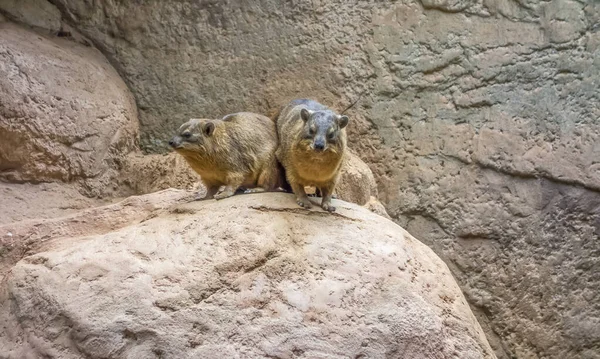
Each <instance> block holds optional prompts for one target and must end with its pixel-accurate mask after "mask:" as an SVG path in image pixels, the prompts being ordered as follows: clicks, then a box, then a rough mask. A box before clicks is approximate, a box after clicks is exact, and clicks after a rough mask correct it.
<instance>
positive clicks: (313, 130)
mask: <svg viewBox="0 0 600 359" xmlns="http://www.w3.org/2000/svg"><path fill="white" fill-rule="evenodd" d="M308 134H309V135H311V136H312V135H314V134H315V129H314V128H312V127H311V128H309V129H308Z"/></svg>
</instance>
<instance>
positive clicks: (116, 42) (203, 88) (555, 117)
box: [0, 0, 600, 359]
mask: <svg viewBox="0 0 600 359" xmlns="http://www.w3.org/2000/svg"><path fill="white" fill-rule="evenodd" d="M0 11H1V13H2V14H4V16H3V17H4V18H5V19H4V20H10V21H11V22H20V23H25V24H28V25H30V26H33V27H34V29H35V31H37V33H43V34H46V35H45V36H47V38H46V41H49V42H52V43H54V44H56V43H59V45H52V46H51V45H48V46H49V48H48V49H46V50H44V48H43V46H44V45H43V44H41V43H40V44H35V41H38V40H36V39H37V38H38V36H42V35H35V34H34V33H33V32H27V34H28V35H24V34H22V33H21V32H23V31H25V30H18V29H16V28H15V27H14V25H12V24H9V23H7V22H6V21H5V22H3V23H0V25H1V26H2V29H1V30H0V31H1V33H0V38H1V39H2V43H1V44H0V45H1V47H0V58H1V59H2V61H1V63H0V69H2V72H3V73H9V74H13V80H11V82H10V83H9V84H8V85H7V82H0V85H1V86H0V91H2V93H1V94H2V101H3V102H2V109H1V110H2V111H3V112H2V114H1V115H2V116H4V117H3V119H19V118H30V117H35V116H38V115H36V113H42V115H43V114H46V113H50V114H52V112H51V111H52V108H53V107H52V106H65V105H64V104H63V103H62V102H61V100H60V99H57V98H56V97H60V98H61V99H62V98H63V97H64V96H63V95H61V94H58V95H55V96H54V97H48V96H46V95H45V94H47V93H48V91H51V92H52V91H58V90H54V89H49V88H48V87H47V84H44V83H41V84H40V83H32V81H34V80H35V81H38V80H36V79H37V77H36V78H34V79H33V80H32V77H28V76H29V74H30V72H29V71H30V70H29V67H27V66H21V65H23V64H27V63H28V61H29V63H30V64H33V65H31V66H34V65H35V66H38V65H37V64H36V63H35V61H34V59H35V56H37V54H39V53H41V52H43V53H44V54H47V53H48V52H49V51H57V52H58V53H57V54H56V55H54V56H53V58H55V59H56V60H54V62H53V61H45V62H44V66H56V67H59V68H60V69H62V71H64V72H65V77H64V81H65V82H66V83H71V84H73V81H71V82H69V78H68V76H69V75H68V74H69V72H70V71H79V70H77V69H78V68H79V66H78V67H77V69H76V68H75V66H74V65H73V64H74V63H76V60H75V58H80V57H81V56H83V55H81V53H89V55H88V56H89V58H86V59H84V60H82V61H84V62H85V63H86V64H87V65H84V66H92V65H89V64H97V65H94V66H95V67H94V69H87V70H86V69H85V67H84V68H83V69H82V70H83V73H86V74H89V79H87V80H86V81H84V82H83V83H82V84H81V86H80V85H77V86H78V92H77V94H78V95H77V96H80V97H77V96H75V95H73V94H70V96H68V98H69V99H72V98H81V100H77V101H76V102H77V103H69V104H68V108H73V106H75V109H78V108H84V109H86V111H89V112H86V113H87V114H88V116H89V117H90V118H91V119H92V120H93V121H92V124H90V125H86V127H84V126H82V125H78V126H79V127H78V128H81V130H78V131H80V132H78V135H77V136H72V137H68V136H63V137H61V135H60V133H61V132H60V131H63V128H64V126H68V125H69V123H70V122H69V121H71V120H70V119H69V118H64V119H60V122H55V123H57V124H56V125H53V126H55V127H56V129H54V128H52V129H50V130H51V131H54V132H52V136H53V138H54V137H55V136H59V137H60V138H64V141H62V144H63V146H64V147H60V148H59V149H58V150H56V149H52V148H45V147H44V146H45V144H44V141H43V140H40V141H37V140H35V136H34V138H33V139H29V138H26V139H25V140H23V141H25V142H27V141H30V142H27V143H31V145H29V146H30V147H28V148H31V150H29V149H28V151H30V152H33V153H36V154H39V156H42V157H40V160H39V161H35V160H31V157H28V156H26V155H23V154H22V155H21V157H19V158H16V159H11V158H12V157H10V158H9V155H8V154H9V153H11V152H10V151H8V150H7V149H4V148H9V149H10V148H14V146H18V145H19V143H22V142H17V143H15V142H14V141H16V140H15V139H16V138H18V137H17V135H18V133H20V131H22V132H24V131H32V132H34V133H35V131H38V129H37V128H34V129H33V130H30V129H25V130H21V129H20V128H18V124H20V123H22V121H17V120H14V121H12V122H11V121H8V120H6V121H3V122H2V124H3V126H5V127H3V128H1V129H0V136H5V134H7V133H8V134H10V135H6V139H3V140H2V141H0V159H2V165H1V167H2V168H1V170H2V171H1V174H0V176H1V177H2V178H3V179H4V180H5V181H13V182H14V181H17V182H18V181H21V182H22V181H31V180H33V179H35V178H39V177H40V176H39V173H42V174H44V176H46V174H47V177H43V176H42V177H43V178H42V179H43V180H44V181H47V180H61V181H68V182H77V183H81V185H80V187H79V188H80V189H81V188H83V192H84V193H85V194H86V195H87V196H90V195H95V196H106V195H109V194H114V193H117V192H119V191H121V188H123V185H126V186H125V187H127V188H130V190H131V191H133V192H136V193H139V192H146V191H150V190H151V189H153V188H155V187H152V186H153V183H148V178H151V177H149V176H140V173H148V172H152V173H155V172H156V171H157V170H153V169H152V168H157V167H152V166H153V165H154V166H156V164H155V163H156V161H150V162H145V161H141V160H137V159H139V158H140V156H141V155H140V154H139V153H136V152H135V151H137V150H136V149H137V148H138V147H137V146H138V145H139V146H141V148H142V149H143V150H144V151H145V152H146V153H148V154H153V155H152V156H155V157H152V158H160V159H161V160H162V161H166V162H165V163H170V162H169V161H175V160H174V159H169V157H168V156H167V157H165V156H162V155H160V153H162V152H165V150H166V142H167V141H168V138H169V136H170V135H171V134H172V132H173V131H174V130H175V129H176V128H177V126H178V125H179V124H180V123H181V122H183V121H185V120H186V119H187V118H189V117H192V116H199V115H202V116H203V117H221V116H222V115H223V114H226V113H230V112H237V111H240V110H248V111H256V112H261V113H265V114H273V113H274V112H276V110H277V108H278V106H279V105H281V104H282V103H285V102H286V101H288V100H289V99H291V98H295V97H312V98H315V99H318V100H320V101H322V102H323V103H326V104H328V105H330V106H332V107H334V108H336V109H338V110H342V109H343V108H345V107H346V106H347V105H349V104H350V103H351V102H353V101H355V100H356V99H359V98H360V101H359V102H358V104H357V105H356V106H355V107H354V108H353V109H351V110H349V112H348V114H349V115H350V116H351V120H352V122H351V125H350V126H349V131H350V146H351V148H352V149H353V150H354V151H355V152H356V153H357V154H358V155H359V156H360V157H361V158H362V160H364V161H365V162H366V163H367V164H368V165H369V167H370V169H371V170H372V171H373V173H374V175H375V180H376V183H377V187H378V188H377V189H378V194H379V199H380V200H381V201H382V202H383V204H384V205H385V207H386V209H387V211H388V213H389V214H390V216H391V217H392V218H393V219H394V220H395V221H396V222H397V223H398V224H400V225H402V226H403V227H405V228H406V229H407V230H408V231H409V232H410V233H411V234H413V235H415V236H416V237H417V238H420V239H422V240H424V241H426V242H427V244H429V245H430V246H431V247H432V248H433V249H434V251H435V252H436V253H437V254H438V255H440V256H441V257H442V258H443V259H444V260H445V262H446V263H447V264H448V266H449V267H450V269H451V270H452V273H453V275H454V276H455V277H456V279H457V280H458V282H459V284H460V286H461V289H462V290H463V291H464V293H465V295H466V297H467V300H468V302H469V303H470V305H471V308H472V309H473V310H475V312H476V314H477V315H478V317H479V320H480V322H481V324H482V326H483V327H484V329H485V330H486V334H487V338H488V340H489V341H490V343H491V344H492V346H493V348H494V350H495V352H496V354H497V356H498V357H499V358H555V357H568V358H585V359H588V358H600V354H599V353H600V305H599V304H598V303H600V289H599V288H600V275H599V273H600V240H599V237H600V193H599V192H600V134H599V131H600V121H599V117H600V101H599V100H600V94H599V91H598V88H600V3H599V2H597V1H593V0H589V1H583V0H579V1H573V0H553V1H544V0H421V1H416V0H415V1H408V0H405V1H380V2H372V1H353V2H348V1H341V0H339V1H317V0H314V1H308V0H302V1H275V0H260V1H233V0H232V1H226V0H214V1H177V2H145V3H141V2H97V1H91V0H85V1H81V0H77V1H75V0H51V1H50V2H47V1H43V0H38V1H25V2H19V1H8V0H4V1H0ZM0 20H2V19H0ZM27 31H29V30H27ZM11 34H12V35H11ZM56 35H58V37H60V38H58V37H56ZM23 36H29V37H31V38H30V39H29V38H24V37H23ZM28 41H31V42H32V43H34V45H32V46H31V48H30V49H29V50H28V49H27V46H25V45H23V46H24V48H19V49H15V48H14V46H21V45H18V44H20V43H28ZM11 46H12V47H11ZM74 46H76V47H78V50H76V51H75V53H76V55H74V56H72V57H65V56H67V55H65V51H66V50H65V49H64V48H65V47H66V48H69V47H74ZM52 49H54V50H52ZM42 50H43V51H42ZM27 51H30V52H33V55H32V57H31V59H30V60H28V59H27V58H22V57H17V58H15V53H22V52H27ZM36 51H38V52H36ZM100 54H101V55H102V58H101V60H98V59H96V57H97V56H99V55H100ZM61 56H62V57H61ZM104 57H106V59H108V60H105V59H104ZM94 61H95V62H94ZM108 63H110V64H111V65H112V67H113V68H114V69H115V70H113V69H111V68H110V66H107V64H108ZM35 66H34V67H35ZM39 66H41V65H39ZM82 66H83V65H82ZM23 69H26V70H25V71H24V70H23ZM31 71H33V69H32V70H31ZM39 71H40V73H45V72H44V71H43V69H40V70H39ZM116 74H118V75H120V77H121V78H122V79H123V81H124V84H125V85H124V86H122V85H121V84H119V81H120V80H118V79H117V80H115V83H116V84H117V85H115V88H114V89H112V90H110V91H108V92H107V95H106V96H105V98H106V100H103V99H101V101H100V102H99V103H100V105H99V106H98V107H99V109H94V108H93V107H92V108H90V106H85V105H84V106H82V107H77V104H81V103H84V104H85V94H86V91H88V92H94V90H93V89H94V88H93V87H90V85H89V84H87V81H106V80H103V79H104V78H107V77H111V78H114V77H118V76H117V75H116ZM14 79H20V80H19V81H21V82H22V84H19V82H18V81H17V80H14ZM0 81H6V80H3V79H2V78H0ZM28 81H29V82H28ZM15 83H17V85H15ZM10 86H12V88H11V87H10ZM19 86H29V87H30V90H27V91H24V92H23V93H31V91H33V92H36V91H37V92H38V93H40V96H39V98H38V97H32V98H31V101H32V102H25V103H26V104H30V105H29V106H23V108H19V107H18V106H17V105H14V106H12V107H11V106H9V105H7V104H6V102H5V99H6V98H9V97H6V96H9V95H10V96H17V95H15V93H16V94H20V92H18V91H19V88H20V87H19ZM125 86H126V87H128V88H129V90H130V91H131V93H132V94H133V99H129V98H128V95H126V94H125V93H121V92H119V91H125V90H126V88H125ZM79 87H81V91H80V90H79ZM68 88H69V87H68V86H65V91H67V89H68ZM59 89H60V87H59ZM11 94H12V95H11ZM18 96H23V95H22V94H21V95H18ZM110 96H112V97H110ZM20 98H22V97H19V98H18V99H15V100H14V101H13V102H14V103H18V102H19V101H18V100H19V99H20ZM102 101H105V102H102ZM133 103H135V104H133ZM33 111H37V112H33ZM64 111H67V110H61V113H64ZM67 113H68V111H67ZM107 114H108V115H110V116H113V117H114V116H116V118H113V117H104V118H103V116H106V115H107ZM116 114H118V115H116ZM136 116H137V117H138V118H139V125H138V122H137V121H136ZM50 118H52V119H55V117H54V116H50ZM103 119H104V120H105V121H109V120H110V121H114V123H120V125H118V126H117V125H115V126H114V127H113V128H111V131H112V132H109V133H102V134H100V135H99V136H94V135H89V133H98V131H100V130H89V129H93V123H94V122H95V121H97V120H103ZM119 121H120V122H119ZM5 123H9V125H4V124H5ZM111 123H113V122H111ZM138 127H139V130H138ZM118 129H121V130H120V131H119V130H118ZM46 130H47V129H43V131H40V133H45V132H44V131H46ZM125 130H127V131H128V132H129V133H130V134H134V135H136V134H137V133H138V131H139V143H137V142H127V141H126V140H120V138H121V137H120V136H121V134H122V131H125ZM8 131H11V132H8ZM67 132H68V131H67ZM67 137H68V138H67ZM106 138H108V142H107V143H108V144H109V148H110V149H111V150H110V151H109V152H107V153H104V154H102V156H104V157H101V158H98V157H97V156H98V151H95V150H94V144H95V143H96V142H97V141H96V139H102V141H105V139H106ZM123 138H131V137H127V136H124V137H123ZM11 140H12V141H13V142H7V141H11ZM36 141H37V142H36ZM94 141H96V142H94ZM8 143H10V145H7V144H8ZM2 146H6V147H2ZM88 152H89V153H88ZM65 153H66V154H69V153H73V155H72V156H70V155H65ZM132 153H133V154H132ZM11 154H12V153H11ZM95 156H96V157H95ZM146 157H147V156H146ZM131 158H133V159H134V160H131ZM28 161H29V162H28ZM82 161H83V162H82ZM141 162H143V163H142V164H140V163H141ZM36 163H37V164H39V163H44V164H48V163H49V164H54V165H53V166H49V165H48V166H47V168H43V169H41V170H40V169H39V168H37V167H36V166H35V164H36ZM81 163H84V164H86V165H85V166H82V165H80V164H81ZM90 163H91V164H98V165H97V166H89V164H90ZM5 164H8V165H5ZM15 164H23V165H19V166H16V165H15ZM171 167H173V166H171ZM65 168H67V169H65ZM78 168H82V169H81V170H80V169H78ZM88 168H95V172H93V171H92V172H89V171H87V172H86V171H83V169H88ZM132 168H133V170H132ZM137 168H143V169H146V170H147V171H148V172H143V171H138V170H137ZM36 171H38V172H36ZM182 171H183V170H182ZM32 173H33V174H36V173H37V174H36V175H35V176H33V175H31V174H32ZM120 173H132V175H131V176H129V177H126V178H125V179H124V177H123V176H122V175H120ZM172 173H180V172H165V173H163V176H160V178H163V177H168V179H167V180H166V182H165V183H163V185H164V186H171V185H175V186H178V185H183V184H184V183H188V182H189V181H188V180H186V181H183V180H182V179H181V177H180V176H175V175H173V174H172ZM30 175H31V176H30ZM187 175H188V176H191V175H190V174H187ZM132 176H133V177H132ZM169 177H171V178H169ZM172 177H177V178H175V179H172ZM190 178H191V177H190ZM38 180H39V179H38ZM144 180H145V181H146V182H144ZM151 182H152V181H151ZM98 183H100V184H98ZM114 183H116V185H114ZM140 183H141V184H140ZM363 197H365V198H368V197H369V196H363Z"/></svg>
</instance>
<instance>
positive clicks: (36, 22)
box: [0, 0, 62, 34]
mask: <svg viewBox="0 0 600 359" xmlns="http://www.w3.org/2000/svg"><path fill="white" fill-rule="evenodd" d="M2 13H4V14H6V16H7V17H8V18H9V19H10V20H12V21H16V22H19V23H24V24H27V25H29V26H33V27H36V28H39V29H41V30H45V31H47V32H50V33H53V34H57V33H58V32H59V30H60V29H61V17H62V16H61V14H60V11H59V10H58V9H57V8H56V6H54V5H52V4H51V3H50V2H49V1H47V0H0V14H2Z"/></svg>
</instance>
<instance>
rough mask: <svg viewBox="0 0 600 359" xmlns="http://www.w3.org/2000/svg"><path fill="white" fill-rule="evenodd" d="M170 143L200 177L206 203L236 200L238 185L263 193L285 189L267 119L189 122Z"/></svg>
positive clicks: (239, 116) (245, 116) (246, 116)
mask: <svg viewBox="0 0 600 359" xmlns="http://www.w3.org/2000/svg"><path fill="white" fill-rule="evenodd" d="M169 144H170V145H171V146H172V147H173V148H174V149H175V151H177V153H179V154H180V155H182V156H183V157H184V158H185V159H186V161H187V162H188V163H189V165H190V166H191V167H192V169H194V171H196V172H197V173H198V174H199V175H200V177H201V180H202V182H203V183H204V185H205V186H206V189H207V194H206V197H205V198H207V199H208V198H213V197H214V198H215V199H222V198H226V197H229V196H232V195H233V194H234V193H235V192H236V190H237V189H239V188H240V187H243V188H246V189H250V190H249V191H250V192H263V191H274V190H277V188H279V187H283V186H285V178H284V175H283V171H282V168H281V166H280V164H279V163H278V162H277V159H276V157H275V150H276V148H277V144H278V140H277V132H276V127H275V123H274V122H273V121H272V120H271V119H269V118H268V117H265V116H262V115H259V114H254V113H250V112H240V113H235V114H230V115H227V116H225V117H223V119H221V120H210V119H191V120H189V121H188V122H186V123H184V124H183V125H181V127H180V128H179V130H178V132H177V135H176V136H175V137H173V139H172V140H171V141H170V142H169ZM223 185H224V186H225V189H224V190H223V191H222V192H221V193H218V194H217V192H218V190H219V188H220V187H221V186H223Z"/></svg>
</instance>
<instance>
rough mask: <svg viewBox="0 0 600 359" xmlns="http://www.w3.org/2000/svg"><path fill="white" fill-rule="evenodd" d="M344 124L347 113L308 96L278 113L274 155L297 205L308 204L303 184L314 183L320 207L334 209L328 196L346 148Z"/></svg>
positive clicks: (327, 209) (306, 205)
mask: <svg viewBox="0 0 600 359" xmlns="http://www.w3.org/2000/svg"><path fill="white" fill-rule="evenodd" d="M347 124H348V117H347V116H343V115H339V114H337V113H335V112H334V111H332V110H330V109H329V108H327V107H325V106H323V105H321V104H320V103H318V102H316V101H313V100H307V99H300V100H294V101H292V102H290V103H289V104H288V105H287V106H286V107H284V108H283V109H282V110H281V112H280V113H279V116H278V117H277V133H278V135H279V148H278V149H277V158H278V159H279V161H280V162H281V164H282V165H283V167H284V168H285V172H286V177H287V180H288V182H289V184H290V186H291V187H292V190H293V191H294V193H295V194H296V201H297V202H298V204H299V205H300V206H302V207H304V208H310V207H311V203H310V200H309V199H308V197H307V195H306V192H305V191H304V186H315V187H317V188H318V189H319V190H320V192H321V194H322V195H323V200H322V202H321V207H322V208H323V209H324V210H326V211H330V212H332V211H335V207H334V206H332V205H331V196H332V194H333V191H334V189H335V185H336V183H337V180H338V177H339V173H340V168H341V166H342V163H343V161H342V160H343V157H344V154H345V151H346V130H345V127H346V125H347Z"/></svg>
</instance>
